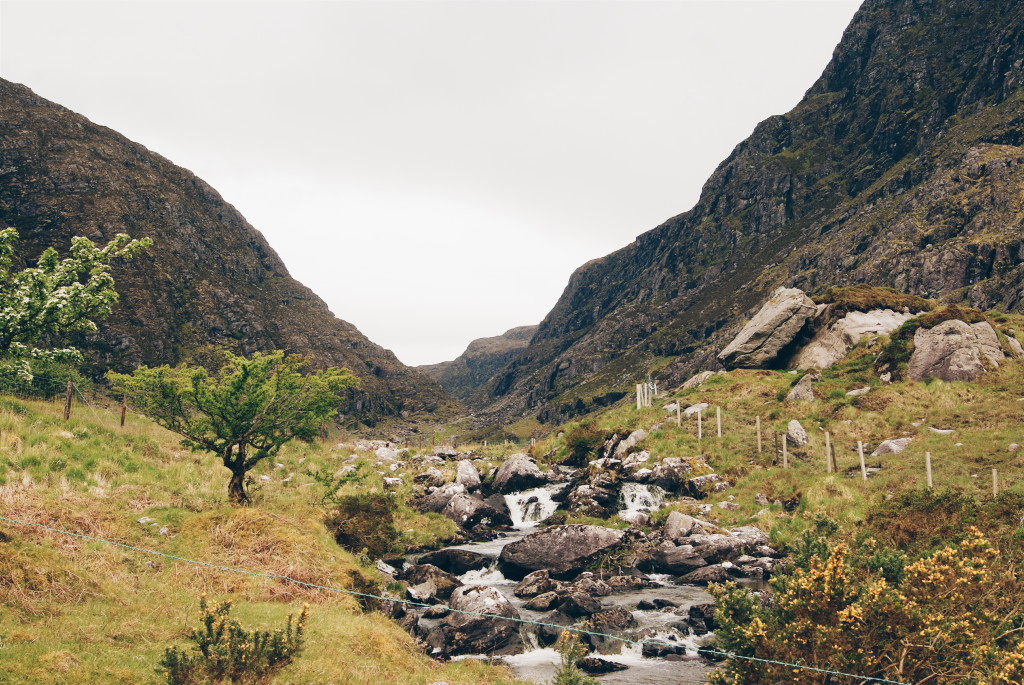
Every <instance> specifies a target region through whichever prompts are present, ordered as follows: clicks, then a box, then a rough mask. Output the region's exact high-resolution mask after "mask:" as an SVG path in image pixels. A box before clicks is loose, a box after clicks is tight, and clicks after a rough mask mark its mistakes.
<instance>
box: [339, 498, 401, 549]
mask: <svg viewBox="0 0 1024 685" xmlns="http://www.w3.org/2000/svg"><path fill="white" fill-rule="evenodd" d="M396 508H397V506H396V504H395V501H394V498H393V497H391V496H390V495H388V494H386V493H383V492H365V493H360V494H358V495H345V496H343V497H337V498H335V507H334V509H333V510H332V511H331V513H330V515H329V516H328V518H327V520H326V521H325V525H326V526H327V529H328V530H329V531H331V534H332V535H334V539H335V541H337V543H338V544H339V545H341V546H342V547H344V548H345V549H347V550H349V551H351V552H355V553H356V554H361V553H364V554H366V555H367V556H370V557H373V558H375V559H379V558H381V557H383V556H384V555H385V554H387V553H388V552H390V551H392V548H393V547H394V545H395V541H396V540H398V538H399V534H398V531H397V530H396V529H395V510H396Z"/></svg>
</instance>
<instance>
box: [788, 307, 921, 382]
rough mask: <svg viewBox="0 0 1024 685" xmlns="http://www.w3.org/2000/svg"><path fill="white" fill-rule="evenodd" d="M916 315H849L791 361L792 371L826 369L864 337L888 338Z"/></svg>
mask: <svg viewBox="0 0 1024 685" xmlns="http://www.w3.org/2000/svg"><path fill="white" fill-rule="evenodd" d="M915 316H917V315H916V314H911V313H909V312H896V311H893V310H892V309H872V310H871V311H868V312H849V313H848V314H847V315H846V316H844V317H843V318H841V319H839V320H838V321H834V322H833V323H832V324H831V325H830V326H828V327H827V328H825V329H823V330H821V331H819V332H818V333H817V334H816V335H815V336H814V337H813V338H812V339H811V341H810V342H809V343H807V344H806V345H804V346H803V347H802V348H801V349H800V351H799V352H798V353H797V355H796V356H795V357H794V358H793V359H792V360H791V361H790V363H789V366H790V368H793V369H816V370H818V371H820V370H822V369H827V368H828V367H830V366H832V365H833V364H835V363H836V362H837V361H839V360H840V359H842V358H843V357H845V356H846V355H847V354H848V353H849V352H850V350H852V349H853V348H854V347H856V346H857V343H858V342H860V340H861V339H862V338H864V337H865V336H876V335H888V334H889V333H892V332H893V331H894V330H896V329H897V328H899V327H900V326H902V325H903V324H904V323H906V322H907V321H909V320H910V319H912V318H914V317H915Z"/></svg>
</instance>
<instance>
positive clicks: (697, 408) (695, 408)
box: [683, 402, 710, 416]
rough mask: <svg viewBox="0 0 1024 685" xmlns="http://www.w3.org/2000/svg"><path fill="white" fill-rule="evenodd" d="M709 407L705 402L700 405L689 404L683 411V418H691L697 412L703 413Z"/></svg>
mask: <svg viewBox="0 0 1024 685" xmlns="http://www.w3.org/2000/svg"><path fill="white" fill-rule="evenodd" d="M709 406H710V405H709V404H708V403H707V402H701V403H700V404H691V405H690V406H689V407H687V408H686V409H684V410H683V415H684V416H693V415H694V414H696V413H697V412H701V413H704V412H706V411H707V410H708V407H709Z"/></svg>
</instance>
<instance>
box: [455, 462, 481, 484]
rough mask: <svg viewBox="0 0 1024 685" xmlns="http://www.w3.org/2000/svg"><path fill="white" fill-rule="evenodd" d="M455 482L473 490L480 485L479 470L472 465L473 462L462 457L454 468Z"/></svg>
mask: <svg viewBox="0 0 1024 685" xmlns="http://www.w3.org/2000/svg"><path fill="white" fill-rule="evenodd" d="M455 482H456V483H458V484H459V485H462V486H464V487H465V488H466V490H468V491H469V492H473V491H474V490H476V489H478V488H479V487H480V472H479V471H477V470H476V467H475V466H473V462H471V461H470V460H469V459H463V460H461V461H460V462H459V465H458V466H457V467H456V469H455Z"/></svg>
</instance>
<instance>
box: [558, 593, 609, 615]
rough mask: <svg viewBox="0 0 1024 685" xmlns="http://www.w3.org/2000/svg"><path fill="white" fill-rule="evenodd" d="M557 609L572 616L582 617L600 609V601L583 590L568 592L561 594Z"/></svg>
mask: <svg viewBox="0 0 1024 685" xmlns="http://www.w3.org/2000/svg"><path fill="white" fill-rule="evenodd" d="M558 611H559V612H561V613H563V614H565V615H566V616H571V617H572V618H583V617H585V616H590V615H591V614H594V613H597V612H598V611H601V601H600V600H598V599H596V598H594V597H591V596H590V595H588V594H586V593H585V592H570V593H568V594H566V595H563V596H562V601H561V603H560V604H559V605H558Z"/></svg>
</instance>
